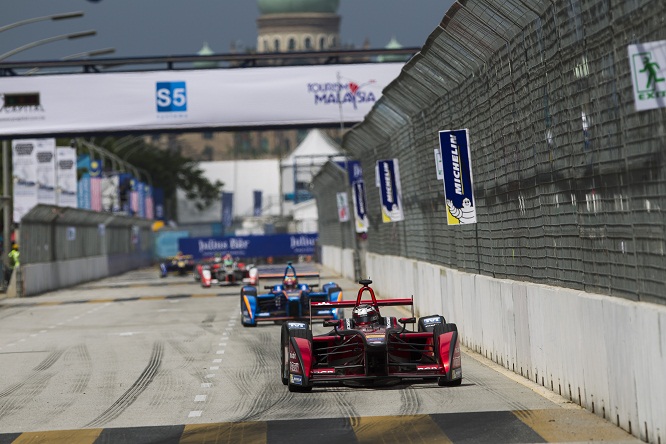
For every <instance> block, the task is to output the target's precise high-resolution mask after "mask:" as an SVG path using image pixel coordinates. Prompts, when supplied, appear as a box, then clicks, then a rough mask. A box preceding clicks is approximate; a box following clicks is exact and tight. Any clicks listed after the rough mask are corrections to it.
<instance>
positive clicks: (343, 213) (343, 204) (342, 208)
mask: <svg viewBox="0 0 666 444" xmlns="http://www.w3.org/2000/svg"><path fill="white" fill-rule="evenodd" d="M336 199H337V202H338V221H340V222H347V221H348V220H349V202H348V200H347V193H344V192H342V193H337V195H336Z"/></svg>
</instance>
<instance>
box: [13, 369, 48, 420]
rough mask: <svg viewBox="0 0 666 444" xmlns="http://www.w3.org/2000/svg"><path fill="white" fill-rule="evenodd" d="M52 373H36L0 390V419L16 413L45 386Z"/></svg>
mask: <svg viewBox="0 0 666 444" xmlns="http://www.w3.org/2000/svg"><path fill="white" fill-rule="evenodd" d="M52 377H53V373H36V374H33V375H31V376H30V377H28V378H27V379H26V380H25V381H23V382H19V383H17V384H14V385H12V386H10V387H8V388H7V389H5V390H3V391H2V392H0V419H1V418H3V417H5V416H7V415H9V414H16V413H18V412H19V411H20V410H22V409H24V408H25V407H26V406H27V405H28V404H30V402H32V401H34V399H35V398H36V397H37V396H38V395H39V394H40V393H41V392H42V391H43V390H44V389H45V388H46V386H47V385H48V383H49V380H50V379H51V378H52Z"/></svg>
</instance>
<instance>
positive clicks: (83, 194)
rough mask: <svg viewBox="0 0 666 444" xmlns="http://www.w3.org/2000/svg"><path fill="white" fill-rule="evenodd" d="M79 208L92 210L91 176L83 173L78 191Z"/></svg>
mask: <svg viewBox="0 0 666 444" xmlns="http://www.w3.org/2000/svg"><path fill="white" fill-rule="evenodd" d="M76 198H77V206H78V207H79V208H81V209H84V210H89V209H90V174H88V173H83V175H82V176H81V179H79V184H78V188H77V191H76Z"/></svg>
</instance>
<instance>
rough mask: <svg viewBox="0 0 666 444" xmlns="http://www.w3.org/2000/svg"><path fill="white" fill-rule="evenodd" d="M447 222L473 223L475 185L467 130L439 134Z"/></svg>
mask: <svg viewBox="0 0 666 444" xmlns="http://www.w3.org/2000/svg"><path fill="white" fill-rule="evenodd" d="M439 147H440V150H441V153H442V170H443V174H444V195H445V198H446V220H447V222H448V224H449V225H462V224H474V223H476V207H475V201H474V181H473V180H472V163H471V156H470V151H469V132H468V130H466V129H462V130H454V131H440V132H439Z"/></svg>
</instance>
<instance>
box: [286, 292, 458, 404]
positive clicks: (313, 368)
mask: <svg viewBox="0 0 666 444" xmlns="http://www.w3.org/2000/svg"><path fill="white" fill-rule="evenodd" d="M359 283H360V284H361V285H362V287H361V288H360V289H359V291H358V296H357V297H356V301H338V302H313V303H311V304H310V307H311V308H310V312H311V313H312V311H315V312H316V310H320V309H322V308H342V307H353V311H352V317H351V318H344V319H340V320H325V321H324V326H325V327H333V330H331V331H330V332H328V333H326V334H323V335H317V336H313V334H312V328H311V325H310V323H309V322H307V321H300V322H296V321H288V322H285V323H284V324H283V325H282V337H281V349H282V350H281V353H282V364H281V374H280V376H281V379H282V383H283V384H285V385H287V386H288V387H289V391H291V392H299V391H301V392H302V391H310V390H312V387H313V385H315V384H317V383H329V384H330V383H331V382H336V381H337V382H340V383H345V382H354V383H356V384H359V383H360V384H364V385H373V384H374V383H377V382H379V383H385V382H388V381H390V380H398V381H399V380H401V379H403V378H409V379H412V378H423V379H425V380H428V379H432V380H437V382H438V384H439V385H442V386H444V385H446V386H456V385H460V384H461V382H462V367H461V359H460V342H459V339H458V328H457V327H456V324H447V323H446V321H445V320H444V317H443V316H440V315H432V316H426V317H422V318H420V319H419V320H418V331H410V330H407V328H406V327H407V324H414V323H416V318H415V317H410V318H400V319H396V318H395V317H383V316H381V315H380V313H379V308H380V307H385V306H398V305H409V306H412V312H413V306H414V300H413V298H410V299H385V300H377V299H376V298H375V293H374V291H373V290H372V288H370V284H371V283H372V281H370V280H362V281H360V282H359ZM365 292H367V293H369V296H370V299H362V296H363V293H365ZM366 298H367V296H366Z"/></svg>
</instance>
